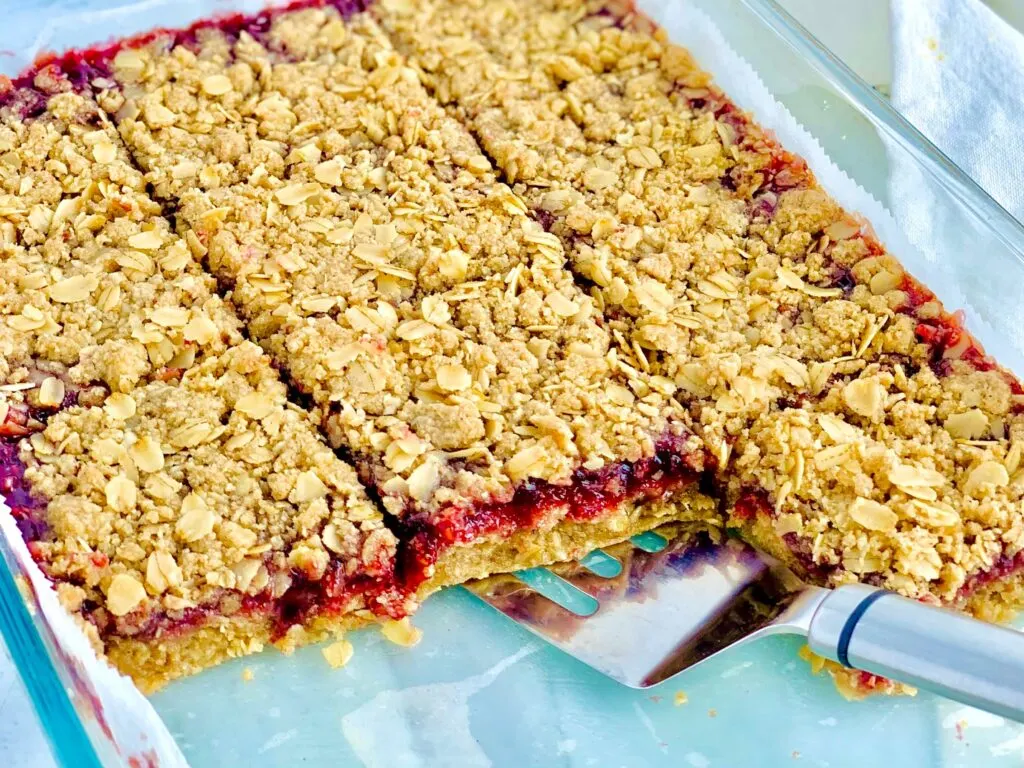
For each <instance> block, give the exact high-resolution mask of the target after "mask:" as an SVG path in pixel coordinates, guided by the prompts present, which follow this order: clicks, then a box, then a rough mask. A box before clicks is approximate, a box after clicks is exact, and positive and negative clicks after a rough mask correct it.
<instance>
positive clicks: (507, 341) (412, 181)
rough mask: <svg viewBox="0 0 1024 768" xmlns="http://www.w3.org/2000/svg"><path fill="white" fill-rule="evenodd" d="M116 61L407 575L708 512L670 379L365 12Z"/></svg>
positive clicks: (129, 119) (112, 99) (248, 312)
mask: <svg viewBox="0 0 1024 768" xmlns="http://www.w3.org/2000/svg"><path fill="white" fill-rule="evenodd" d="M112 74H113V77H114V79H115V80H116V81H117V82H119V83H121V84H122V88H121V89H120V90H117V91H110V92H108V93H105V94H103V95H102V96H101V102H102V103H103V104H104V105H105V106H106V107H107V108H108V109H110V111H111V112H112V113H113V114H114V115H115V119H117V120H118V123H119V127H120V130H121V133H122V135H123V136H124V137H125V139H126V141H127V142H128V144H129V147H130V148H131V150H132V151H133V152H134V153H135V155H136V157H137V158H138V159H139V162H140V163H141V164H142V165H143V167H144V168H146V169H147V171H148V174H147V178H148V179H149V180H150V181H151V182H152V183H153V185H154V187H155V188H156V189H157V190H163V191H164V193H165V194H168V195H170V196H171V197H172V198H173V201H174V203H175V205H176V206H177V210H178V215H179V218H180V220H181V221H182V222H183V223H184V224H186V225H187V226H188V227H190V228H191V231H190V232H189V233H188V234H187V237H188V238H189V242H190V243H191V244H192V246H193V248H194V250H195V252H196V253H197V254H200V255H202V256H203V257H204V258H205V259H206V261H207V263H208V265H209V266H210V268H211V269H212V270H214V271H215V272H216V273H217V275H218V276H219V277H220V279H221V280H222V281H223V282H224V283H225V284H226V285H230V286H231V288H232V292H233V293H232V295H233V298H234V300H235V302H236V303H237V305H238V306H239V308H240V310H241V312H242V314H243V315H244V316H245V317H246V318H247V320H248V323H249V329H250V332H251V334H252V336H253V337H254V338H255V339H257V340H258V341H259V342H260V343H261V344H263V345H264V347H265V348H266V349H267V350H268V351H269V352H270V353H271V355H272V356H273V357H274V358H275V359H276V360H277V361H278V362H279V363H280V365H281V366H282V368H283V369H285V370H286V371H287V372H288V375H289V377H290V379H291V381H292V382H293V383H294V385H295V386H296V387H297V389H298V390H299V391H300V392H302V393H304V394H305V395H307V396H308V397H309V398H310V399H311V400H312V402H313V403H314V404H315V405H316V406H317V407H318V408H319V409H320V411H321V413H322V415H323V419H324V428H325V430H326V432H327V434H328V436H329V438H330V440H331V442H332V444H334V445H335V446H336V447H338V448H340V449H342V450H344V451H345V452H346V453H347V454H348V455H351V456H352V458H353V461H354V462H355V463H356V465H357V466H358V468H359V469H360V472H361V474H362V476H363V478H364V479H365V480H366V482H367V483H368V484H370V485H371V486H372V487H373V488H374V489H375V491H376V492H377V493H378V494H379V495H380V497H381V499H382V501H383V504H384V506H385V508H386V509H387V510H388V511H389V512H391V513H392V515H393V516H394V520H393V522H392V523H391V525H392V526H393V528H394V529H395V530H396V532H397V533H398V534H399V538H400V540H401V542H402V544H401V551H400V556H399V575H400V578H401V580H402V582H403V584H404V585H405V586H407V587H408V588H410V589H413V588H417V587H420V585H421V584H423V583H424V582H427V585H426V587H425V588H427V589H429V588H432V587H436V586H439V585H440V584H443V583H450V582H452V581H458V580H462V579H465V578H469V577H472V576H482V575H486V574H487V573H490V572H491V571H493V570H495V569H498V568H501V569H506V568H515V567H525V566H528V565H535V564H538V563H541V562H546V561H550V560H553V559H557V558H562V557H566V556H573V555H575V554H583V553H585V552H586V549H587V548H588V547H593V546H597V545H600V544H604V543H608V542H611V541H618V540H622V539H624V538H626V537H628V536H629V535H631V534H632V533H635V532H637V531H639V530H644V529H646V528H649V527H651V526H653V525H657V524H658V523H659V522H663V518H662V517H661V515H660V514H652V513H650V512H649V511H641V510H638V509H637V508H636V505H637V504H638V503H640V502H643V501H646V500H648V499H660V498H662V497H663V496H665V495H666V494H669V493H679V494H680V495H681V496H682V497H683V498H685V499H687V500H688V501H689V503H688V504H681V505H679V506H678V507H673V508H671V509H678V510H681V511H676V512H673V513H672V514H673V515H684V516H690V517H693V518H695V519H704V518H706V517H709V516H713V515H714V514H715V510H714V507H713V504H712V503H711V501H710V500H709V499H707V498H706V497H704V496H702V495H701V494H699V493H698V492H697V489H696V480H697V477H698V475H699V473H700V472H702V471H703V469H704V468H705V456H704V452H703V450H702V448H701V447H700V445H699V441H698V440H697V439H696V438H695V437H694V436H693V434H692V432H691V430H690V429H689V427H688V423H689V414H688V413H687V412H686V411H685V410H684V409H683V408H682V407H681V406H680V405H679V404H678V403H677V402H676V401H675V400H673V399H672V397H671V395H672V393H673V392H674V391H675V388H676V387H675V385H674V384H672V383H671V382H670V381H668V380H666V379H664V378H660V377H656V376H651V375H649V373H648V372H647V370H646V369H645V367H644V366H643V365H642V364H638V363H635V362H633V363H631V364H630V363H626V362H624V361H625V360H626V359H627V358H628V359H630V360H632V355H633V353H632V352H631V351H628V348H623V347H621V344H622V342H623V341H624V339H621V338H620V337H617V336H615V335H614V334H612V333H610V332H609V331H608V329H607V328H606V327H605V324H604V321H603V319H602V318H601V317H600V316H599V314H598V313H597V311H596V308H595V305H594V301H593V299H592V298H591V297H589V296H588V295H587V294H586V293H584V292H583V291H582V290H580V289H579V288H578V287H577V286H576V284H575V283H574V281H573V278H572V275H571V273H570V272H569V271H567V270H566V269H565V268H564V261H565V255H564V252H563V247H562V244H561V242H560V241H559V240H558V238H557V237H555V236H553V235H551V234H549V233H547V232H545V231H544V230H543V228H542V227H541V226H540V225H539V224H538V223H537V222H536V221H534V220H532V219H531V218H530V217H529V216H528V215H527V209H526V205H525V204H524V202H523V201H522V199H520V198H519V197H518V196H516V195H515V194H513V192H512V191H511V190H510V189H509V188H508V187H507V186H506V185H504V184H501V183H499V182H498V181H497V180H496V178H495V175H494V172H493V170H492V168H491V165H490V163H489V162H488V160H487V159H486V158H485V157H484V156H483V155H482V154H481V152H480V149H479V148H478V146H477V145H476V143H475V142H474V140H473V139H472V137H471V136H470V135H469V134H468V133H467V132H466V131H465V130H464V129H463V128H462V127H461V126H460V125H459V124H458V123H457V122H456V121H455V120H453V119H452V118H450V117H449V116H447V115H446V114H445V112H444V110H443V109H441V108H440V107H439V105H438V104H437V103H436V102H435V101H434V100H433V99H432V98H431V97H430V96H429V95H428V94H427V93H426V91H425V90H424V89H423V88H422V86H421V85H420V83H419V79H418V75H417V72H416V71H415V70H414V69H412V68H410V67H409V66H408V65H407V64H406V63H405V61H404V60H403V59H402V58H401V56H399V55H398V54H397V53H396V52H395V51H394V50H393V49H392V48H391V46H390V43H389V41H388V40H387V38H386V37H385V36H383V35H382V34H381V32H380V30H379V29H378V28H377V26H376V24H375V23H374V22H373V21H372V20H371V19H370V18H369V17H368V16H367V15H366V14H361V15H357V16H354V17H352V18H351V19H349V20H347V21H345V22H343V21H342V20H341V19H340V18H339V16H338V14H337V13H336V12H334V11H333V10H317V11H305V12H301V13H296V14H285V15H282V16H280V17H279V18H276V19H275V20H274V21H273V22H272V23H271V24H270V26H269V28H268V29H267V30H266V31H265V33H264V34H263V36H262V37H261V39H260V40H257V39H254V38H253V37H252V36H249V35H247V34H244V33H243V34H242V35H241V36H239V37H237V38H236V37H233V36H232V35H229V34H227V33H220V32H217V31H215V30H206V31H205V32H204V34H203V35H202V36H201V37H199V39H197V40H196V41H195V42H194V44H190V45H188V46H185V45H177V46H174V47H172V48H171V49H170V50H169V51H168V50H166V48H165V47H164V46H163V45H162V44H161V43H160V42H159V41H157V42H156V43H154V44H152V45H149V46H147V47H144V48H141V49H137V50H135V49H133V50H122V51H121V52H120V53H119V54H118V56H117V58H116V59H115V60H114V62H113V71H112ZM211 126H212V127H211ZM186 175H187V177H188V183H183V182H181V181H180V180H179V178H185V177H186ZM657 509H669V507H657ZM528 531H536V532H537V533H536V534H535V535H531V534H529V533H527V532H528Z"/></svg>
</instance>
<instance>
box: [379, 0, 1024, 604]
mask: <svg viewBox="0 0 1024 768" xmlns="http://www.w3.org/2000/svg"><path fill="white" fill-rule="evenodd" d="M600 7H601V4H600V3H594V2H590V3H584V4H581V3H578V2H575V0H525V1H524V0H429V1H428V2H416V3H412V2H407V0H382V2H381V3H380V5H379V6H375V9H374V13H376V14H377V16H378V18H379V19H381V21H382V24H383V26H384V27H385V28H386V29H387V30H388V31H389V32H392V33H393V34H394V35H395V37H396V40H397V45H398V47H399V49H401V50H403V51H405V52H407V53H408V54H409V56H410V58H411V63H412V64H413V66H416V67H417V68H419V69H420V71H421V72H422V73H423V74H422V77H423V79H424V82H425V83H427V85H428V86H429V87H430V88H431V90H432V91H433V93H434V94H435V95H436V96H437V97H438V98H439V99H440V100H441V101H442V102H444V103H445V104H447V105H449V107H450V109H451V111H452V113H453V114H455V115H457V116H458V117H459V118H460V119H462V120H463V121H465V123H466V124H467V125H468V126H469V127H470V128H471V130H472V132H473V133H474V135H475V136H476V137H477V138H478V139H479V140H480V141H481V144H482V146H483V148H484V149H485V151H486V152H487V153H488V154H489V155H490V157H491V158H492V159H493V160H494V162H496V164H497V166H498V167H499V168H500V170H501V171H502V173H503V174H504V177H505V178H506V179H508V180H510V181H512V182H514V184H513V189H514V191H515V192H516V194H517V195H519V196H520V197H521V198H522V199H523V200H524V201H526V202H527V204H528V205H529V206H530V207H531V208H532V209H533V210H535V211H543V212H546V213H547V214H548V215H550V217H552V224H551V227H550V229H551V231H552V232H554V233H556V234H557V235H558V236H559V237H560V239H561V240H562V242H563V245H564V247H565V249H566V254H567V256H568V259H569V263H570V265H571V268H572V269H573V270H574V272H576V274H578V275H579V276H581V277H583V278H585V279H586V280H587V281H588V282H589V283H591V284H592V285H593V289H592V295H593V296H594V298H595V300H596V302H597V306H598V307H599V308H600V309H602V310H603V311H604V312H605V313H606V315H607V316H610V317H612V318H614V320H615V321H614V322H612V323H611V324H610V326H611V327H612V328H613V332H615V331H621V333H622V334H624V335H625V336H626V337H627V338H628V340H629V341H630V343H631V344H632V346H633V348H634V350H635V354H636V356H637V358H640V357H641V356H643V357H645V358H646V360H647V362H648V364H649V365H650V368H651V370H652V372H654V373H656V374H659V375H661V376H664V377H665V378H667V379H668V380H669V381H671V382H673V383H674V384H675V385H676V386H678V387H679V390H680V395H681V396H682V397H683V398H685V402H687V403H688V404H689V405H690V406H691V408H692V409H693V410H694V412H695V413H698V414H699V420H700V430H699V431H700V433H701V436H702V437H703V438H704V440H705V442H706V443H707V445H708V447H709V448H710V449H711V450H712V451H714V452H715V453H716V454H717V455H718V456H719V457H720V459H721V462H720V468H721V469H722V470H723V471H722V472H721V476H722V479H723V482H724V484H725V487H726V494H727V496H728V498H729V500H731V501H735V500H736V499H737V498H738V497H739V496H740V495H741V494H742V493H743V492H745V491H748V490H751V489H755V490H756V489H761V490H763V491H764V492H766V493H767V494H768V495H769V497H770V500H771V503H772V504H773V505H774V507H775V510H774V512H775V515H774V518H773V521H772V522H771V523H770V524H769V525H768V526H764V525H762V526H760V533H761V534H762V535H766V536H767V538H769V539H771V538H775V539H777V538H778V537H780V536H783V535H790V536H788V537H787V543H786V545H785V546H784V547H781V546H774V547H773V548H774V549H776V550H780V551H781V550H782V549H783V548H785V549H786V550H787V551H788V550H789V549H792V550H794V551H795V552H796V554H797V555H798V557H796V560H797V562H798V563H799V564H800V565H801V566H802V567H804V568H805V569H806V568H808V567H809V566H811V565H813V566H814V568H813V570H814V571H815V572H816V573H818V574H823V575H824V578H827V580H828V581H829V582H831V583H833V584H836V583H842V582H845V581H852V580H858V579H859V580H867V581H871V582H873V583H877V584H880V585H882V586H885V587H888V588H890V589H895V590H897V591H899V592H902V593H904V594H907V595H910V596H914V597H920V596H924V595H929V594H930V595H934V596H937V597H940V598H942V599H944V600H954V599H955V598H956V597H957V594H958V591H959V590H960V589H961V588H963V587H964V586H965V584H966V583H967V582H966V579H967V577H968V576H969V575H970V574H972V573H976V572H978V571H982V570H985V569H987V568H989V567H991V566H992V565H993V564H994V563H995V561H996V560H997V559H998V558H999V557H1000V556H1004V557H1012V556H1014V555H1016V553H1017V552H1018V551H1019V550H1020V549H1021V544H1022V537H1024V526H1022V516H1021V500H1022V495H1024V473H1020V474H1018V465H1019V463H1020V455H1021V438H1022V437H1024V431H1022V430H1024V422H1022V420H1021V417H1020V416H1019V415H1018V414H1017V413H1015V411H1016V410H1019V408H1016V406H1019V405H1020V402H1021V398H1020V397H1018V396H1014V395H1013V394H1012V393H1011V390H1010V385H1009V381H1008V378H1007V376H1006V375H1005V374H1004V373H1003V372H1001V371H999V370H990V371H987V372H982V371H978V370H975V367H974V366H973V365H971V364H968V363H966V362H961V361H959V360H957V359H956V357H957V356H958V353H962V352H963V351H964V348H965V347H966V342H965V343H964V344H963V345H959V348H953V349H951V350H947V358H948V359H947V360H946V361H944V365H945V367H946V368H947V369H948V375H943V377H942V378H939V377H937V376H936V374H935V373H934V372H933V370H932V368H931V367H929V352H930V348H929V346H928V345H926V344H923V343H920V342H919V341H918V340H917V339H916V338H915V333H914V331H915V326H916V325H917V323H918V322H919V321H920V320H921V319H927V318H929V317H936V316H938V315H939V314H941V311H942V310H941V307H940V306H939V305H938V303H937V302H928V303H926V304H924V305H923V306H922V307H920V308H919V309H918V312H917V317H916V318H915V317H914V316H912V315H911V314H909V313H908V312H900V310H901V309H903V308H905V307H906V305H907V304H908V295H907V293H905V291H904V290H903V287H904V286H905V285H906V282H905V274H904V272H903V270H902V268H901V267H900V266H899V264H898V263H897V262H896V260H895V259H894V258H892V257H891V256H890V255H888V254H886V253H884V252H882V253H880V254H879V253H873V252H872V251H871V249H870V246H869V244H868V243H867V242H866V241H865V239H864V238H863V237H862V236H861V227H860V225H859V224H858V223H857V222H856V221H855V220H853V219H852V218H851V217H849V216H848V215H847V214H845V213H844V212H843V211H842V210H841V209H840V208H839V207H838V206H837V204H836V203H835V202H834V201H832V200H831V199H830V198H829V197H828V196H827V195H826V194H825V193H824V192H823V191H822V190H821V189H820V188H818V187H817V186H816V184H815V183H814V182H813V179H812V178H811V177H810V175H809V174H807V173H806V172H803V171H801V169H800V168H799V166H794V167H793V168H795V170H792V169H791V170H787V171H783V173H785V174H788V176H787V177H782V178H780V177H781V176H782V174H779V175H776V176H775V177H774V181H773V180H772V178H771V175H770V173H771V162H772V154H773V153H774V154H778V153H779V150H778V148H777V147H774V146H773V145H772V144H771V143H770V142H769V141H767V140H766V139H764V137H763V135H762V134H761V133H760V131H759V129H757V128H756V127H755V126H752V125H750V124H748V123H745V121H743V120H738V119H737V114H738V113H736V112H735V111H732V112H730V111H728V110H726V111H724V112H720V116H719V117H717V118H716V117H715V112H713V111H712V110H710V109H706V108H703V106H704V105H705V104H707V103H712V104H724V103H725V102H724V100H722V99H720V97H719V95H718V94H717V93H716V91H715V90H714V89H713V87H709V83H710V78H709V77H708V76H707V75H706V73H704V72H701V71H700V70H699V69H697V67H696V65H695V64H694V63H693V61H692V60H691V59H690V57H689V56H688V54H686V52H685V51H682V50H681V49H678V48H675V47H673V46H671V45H669V44H667V43H665V42H664V40H663V39H661V38H660V37H659V36H651V35H649V34H647V33H646V31H644V30H638V29H636V28H633V27H629V25H627V28H626V29H621V28H618V27H616V26H615V25H614V24H613V19H612V18H610V17H608V16H594V15H590V14H592V13H594V12H596V11H597V10H598V9H599V8H600ZM694 105H695V106H694ZM726 174H728V178H729V180H730V182H731V183H730V184H723V183H722V179H723V178H726ZM730 186H731V187H734V188H735V189H734V190H733V189H730ZM762 187H763V188H764V189H761V191H760V193H758V190H759V189H760V188H762ZM765 190H767V191H765ZM847 271H848V272H849V278H850V279H851V281H852V282H853V284H854V287H853V288H852V290H850V291H847V292H845V293H844V291H843V289H842V288H839V287H833V286H834V284H835V283H836V282H837V281H838V279H839V278H840V277H841V276H842V275H844V274H845V273H846V272H847ZM634 364H635V363H634ZM735 522H737V523H739V524H745V521H744V520H736V521H735ZM766 528H767V529H768V530H766ZM789 559H790V560H791V561H793V560H794V557H793V556H792V555H791V556H790V558H789Z"/></svg>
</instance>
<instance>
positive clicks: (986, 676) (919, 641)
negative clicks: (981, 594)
mask: <svg viewBox="0 0 1024 768" xmlns="http://www.w3.org/2000/svg"><path fill="white" fill-rule="evenodd" d="M808 642H809V644H810V646H811V650H812V651H814V652H815V653H817V654H818V655H820V656H825V657H827V658H830V659H832V660H834V661H838V662H839V663H840V664H843V665H845V666H847V667H852V668H854V669H862V670H864V671H866V672H871V673H873V674H876V675H881V676H883V677H888V678H891V679H893V680H899V681H901V682H904V683H909V684H911V685H915V686H918V687H920V688H924V689H927V690H930V691H933V692H935V693H938V694H940V695H942V696H946V697H948V698H950V699H955V700H956V701H959V702H962V703H964V704H968V705H970V706H974V707H979V708H980V709H984V710H987V711H989V712H993V713H995V714H998V715H1002V716H1004V717H1008V718H1010V719H1012V720H1017V721H1021V722H1024V634H1022V633H1020V632H1016V631H1014V630H1012V629H1008V628H1006V627H999V626H996V625H994V624H986V623H984V622H982V621H978V620H977V619H972V618H969V617H967V616H963V615H961V614H958V613H954V612H953V611H950V610H946V609H944V608H935V607H932V606H929V605H925V604H924V603H920V602H917V601H915V600H908V599H907V598H905V597H900V596H899V595H896V594H893V593H892V592H886V591H884V590H880V589H875V588H873V587H868V586H865V585H862V584H851V585H848V586H844V587H840V588H839V589H837V590H835V591H834V592H832V593H831V594H830V595H828V597H826V598H825V599H824V600H823V601H822V602H821V604H820V605H819V606H818V608H817V610H816V611H815V613H814V616H813V617H812V618H811V623H810V629H809V632H808Z"/></svg>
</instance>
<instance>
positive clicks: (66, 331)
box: [0, 68, 241, 437]
mask: <svg viewBox="0 0 1024 768" xmlns="http://www.w3.org/2000/svg"><path fill="white" fill-rule="evenodd" d="M144 190H145V183H144V181H143V178H142V174H141V173H139V172H138V171H137V170H136V169H135V168H134V166H133V165H132V164H131V162H130V160H129V158H128V154H127V152H126V151H125V149H124V146H123V143H122V142H121V141H120V139H119V137H118V135H117V132H116V131H115V130H114V128H113V126H112V125H111V123H110V121H109V119H108V118H107V116H106V115H105V113H104V112H103V111H102V110H100V109H99V107H98V106H97V105H96V103H95V101H93V100H92V99H91V98H87V97H84V96H82V95H80V94H78V93H75V92H73V91H71V90H70V83H69V81H68V80H67V78H66V77H65V76H64V75H63V74H62V73H60V72H59V71H58V70H54V69H50V68H44V69H42V70H39V71H37V72H36V73H35V74H34V77H33V78H32V82H22V83H18V84H17V85H14V86H12V87H10V88H9V89H8V90H7V91H0V383H2V384H3V396H2V398H0V408H3V409H4V417H5V418H0V435H2V436H5V437H18V436H24V435H26V434H28V433H29V432H30V431H32V430H33V429H34V428H38V427H39V426H41V422H40V418H39V417H42V416H43V415H45V414H46V413H48V412H52V411H53V410H55V409H56V408H57V407H59V406H60V405H61V404H63V403H64V402H65V400H66V401H67V402H73V401H74V400H75V399H76V398H78V397H82V398H84V399H85V400H86V401H90V402H91V401H94V400H95V399H96V398H99V397H103V396H105V394H107V393H109V392H123V391H128V390H130V389H131V388H132V387H134V386H136V385H137V384H138V383H140V382H142V381H144V380H147V379H171V378H175V377H177V376H179V375H180V373H181V371H182V370H183V369H185V368H187V367H188V366H190V365H191V364H193V362H195V361H196V360H202V359H203V358H204V357H205V356H206V355H210V354H214V355H216V354H219V353H221V352H223V351H224V350H225V349H226V348H227V346H228V345H230V344H233V343H237V342H238V341H240V340H241V335H240V333H239V331H240V327H241V326H240V324H239V322H238V320H237V318H236V316H235V314H234V311H233V309H232V308H231V307H230V305H229V304H225V303H224V301H223V300H222V299H221V298H220V297H219V296H218V295H217V294H216V292H215V288H216V285H215V282H214V280H213V279H212V278H211V277H210V276H209V275H207V274H206V273H205V272H204V271H203V270H202V268H201V267H200V265H199V264H198V263H197V262H196V261H195V260H194V259H193V258H192V256H191V254H190V253H189V251H188V247H187V246H186V244H185V242H184V241H183V240H181V239H180V238H178V237H177V236H176V235H174V233H173V232H172V231H171V229H170V226H169V225H168V223H167V221H165V220H164V219H163V218H162V216H161V210H160V207H159V206H158V205H156V204H155V203H154V202H153V201H152V200H151V199H149V198H148V197H147V196H146V194H145V191H144ZM48 379H49V381H47V380H48ZM44 382H46V386H45V387H43V386H41V385H42V384H43V383H44Z"/></svg>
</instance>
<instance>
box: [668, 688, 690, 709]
mask: <svg viewBox="0 0 1024 768" xmlns="http://www.w3.org/2000/svg"><path fill="white" fill-rule="evenodd" d="M689 700H690V697H689V696H687V695H686V691H676V695H675V696H674V697H673V698H672V702H673V703H674V704H675V705H676V706H677V707H681V706H683V704H685V703H686V702H688V701H689Z"/></svg>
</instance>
